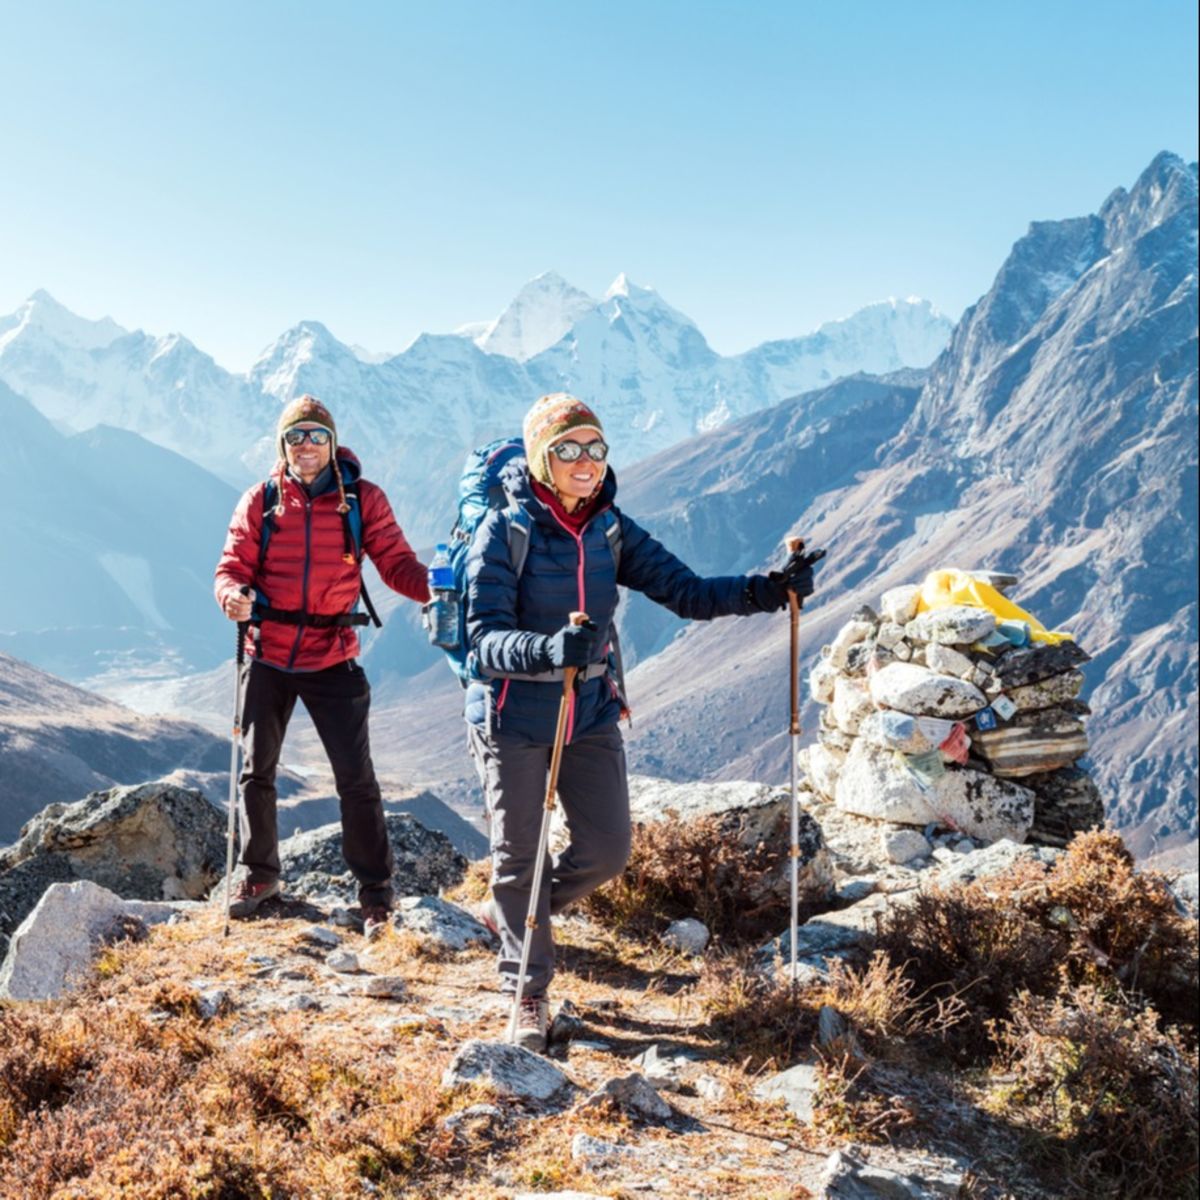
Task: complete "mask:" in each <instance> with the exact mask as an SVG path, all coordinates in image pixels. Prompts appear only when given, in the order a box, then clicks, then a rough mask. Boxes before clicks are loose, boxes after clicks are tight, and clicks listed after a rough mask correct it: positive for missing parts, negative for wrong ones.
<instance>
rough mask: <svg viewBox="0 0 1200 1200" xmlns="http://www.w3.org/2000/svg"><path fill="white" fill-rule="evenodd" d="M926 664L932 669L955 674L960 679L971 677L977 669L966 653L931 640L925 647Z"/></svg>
mask: <svg viewBox="0 0 1200 1200" xmlns="http://www.w3.org/2000/svg"><path fill="white" fill-rule="evenodd" d="M925 665H926V666H927V667H928V668H929V669H930V670H931V671H937V672H938V673H939V674H941V675H955V676H957V677H958V678H959V679H970V678H971V676H972V674H973V673H974V671H975V664H974V663H973V662H972V661H971V660H970V659H969V658H968V657H967V656H966V655H965V654H961V653H960V652H959V651H957V650H955V649H954V648H953V647H952V646H943V645H941V644H940V643H939V642H930V644H929V645H928V646H926V647H925Z"/></svg>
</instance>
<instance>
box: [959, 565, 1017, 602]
mask: <svg viewBox="0 0 1200 1200" xmlns="http://www.w3.org/2000/svg"><path fill="white" fill-rule="evenodd" d="M971 576H972V578H974V579H978V580H979V582H980V583H986V584H988V585H989V586H991V587H994V588H995V589H996V591H998V592H999V593H1000V594H1001V595H1002V596H1007V595H1008V594H1009V592H1011V591H1012V590H1013V588H1015V587H1016V586H1017V585H1018V584H1019V583H1020V582H1021V577H1020V576H1019V575H1010V574H1009V573H1008V572H1007V571H972V572H971Z"/></svg>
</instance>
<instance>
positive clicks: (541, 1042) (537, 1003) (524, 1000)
mask: <svg viewBox="0 0 1200 1200" xmlns="http://www.w3.org/2000/svg"><path fill="white" fill-rule="evenodd" d="M549 1028H550V1001H549V1000H547V999H546V997H545V996H544V995H543V996H522V997H521V1007H520V1009H519V1010H518V1012H517V1030H516V1037H515V1038H514V1039H513V1041H514V1042H515V1043H516V1044H517V1045H518V1046H520V1047H521V1048H522V1049H524V1050H532V1051H534V1052H535V1053H536V1054H541V1053H542V1052H543V1051H544V1050H545V1049H546V1033H547V1031H548V1030H549Z"/></svg>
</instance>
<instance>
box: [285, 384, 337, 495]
mask: <svg viewBox="0 0 1200 1200" xmlns="http://www.w3.org/2000/svg"><path fill="white" fill-rule="evenodd" d="M304 424H311V425H322V426H324V427H325V428H326V429H328V430H329V432H330V435H331V443H332V444H331V445H330V448H329V465H330V466H331V467H332V468H333V477H334V479H335V480H336V481H337V490H338V512H339V513H346V512H349V511H350V506H349V504H348V503H347V502H346V486H345V484H344V482H343V481H342V471H341V468H340V467H339V466H338V456H337V449H338V436H337V426H336V425H335V424H334V423H333V414H332V413H331V412H330V411H329V409H327V408H326V407H325V405H323V404H322V403H321V402H320V400H318V399H317V398H316V396H309V395H307V394H305V395H303V396H300V397H298V398H297V399H295V400H293V401H292V402H291V403H290V404H289V405H288V406H287V407H286V408H285V409H284V410H283V412H282V413H280V414H279V424H278V425H276V427H275V441H276V444H277V446H278V448H279V466H278V473H279V489H278V493H277V494H278V496H279V500H278V502H277V503H276V505H275V514H276V515H277V516H283V479H284V475H285V474H286V473H287V445H286V443H285V442H284V440H283V435H284V434H285V433H287V431H288V430H289V429H291V428H292V427H293V426H294V425H304Z"/></svg>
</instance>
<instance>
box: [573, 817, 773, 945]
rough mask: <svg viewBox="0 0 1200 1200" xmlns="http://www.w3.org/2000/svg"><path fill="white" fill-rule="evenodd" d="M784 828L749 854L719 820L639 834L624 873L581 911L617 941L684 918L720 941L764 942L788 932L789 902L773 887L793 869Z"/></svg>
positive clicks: (654, 827) (655, 825)
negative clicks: (783, 930)
mask: <svg viewBox="0 0 1200 1200" xmlns="http://www.w3.org/2000/svg"><path fill="white" fill-rule="evenodd" d="M785 822H786V818H784V817H781V818H780V822H779V828H778V829H776V830H775V832H774V833H773V835H772V836H769V837H766V838H764V839H763V840H762V841H761V842H759V843H758V845H757V846H756V847H755V848H754V849H753V850H752V851H748V850H747V849H746V848H745V847H744V846H741V845H739V844H738V843H737V841H736V840H735V839H733V838H731V837H730V836H729V835H728V834H727V833H726V832H724V831H723V830H722V828H721V823H720V821H719V819H717V818H715V817H705V818H701V819H699V820H694V821H686V822H685V821H680V820H679V819H678V818H676V817H674V816H671V817H669V818H668V819H666V820H662V821H654V822H649V823H646V824H639V825H636V826H635V827H634V831H633V846H632V850H631V852H630V856H629V863H628V865H627V866H626V868H625V870H624V872H623V873H622V874H621V875H620V876H618V877H617V878H616V879H614V880H613V881H612V882H611V883H608V884H606V885H605V886H604V887H602V888H600V889H599V890H598V891H596V892H593V893H592V895H591V896H589V897H588V898H587V899H586V900H584V901H583V902H582V908H583V910H584V911H585V912H586V913H587V914H588V915H589V916H591V917H592V918H593V919H594V920H596V921H598V922H599V923H601V924H603V925H605V926H607V927H609V928H611V929H613V930H615V931H616V932H618V933H622V934H630V935H632V936H635V937H643V938H644V937H648V936H650V935H652V934H655V933H659V932H661V931H662V928H663V926H664V925H666V924H667V923H668V922H670V921H674V920H677V919H678V918H681V917H695V918H696V919H697V920H700V921H703V922H704V924H705V925H707V926H708V928H709V930H710V932H711V933H712V934H713V935H714V937H716V938H721V939H725V940H727V941H730V942H732V943H734V944H742V943H746V942H750V941H761V940H762V939H763V937H766V936H769V935H770V934H772V933H777V932H778V931H779V928H780V926H781V925H782V924H786V922H787V920H788V915H789V901H788V899H787V898H786V897H784V898H782V899H781V898H780V896H779V894H778V890H777V888H775V887H773V886H772V884H773V881H775V880H777V879H778V877H780V876H781V875H782V873H783V872H785V871H786V870H787V866H788V838H787V834H786V830H785V829H784V825H785Z"/></svg>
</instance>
